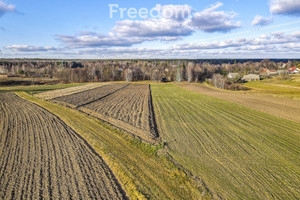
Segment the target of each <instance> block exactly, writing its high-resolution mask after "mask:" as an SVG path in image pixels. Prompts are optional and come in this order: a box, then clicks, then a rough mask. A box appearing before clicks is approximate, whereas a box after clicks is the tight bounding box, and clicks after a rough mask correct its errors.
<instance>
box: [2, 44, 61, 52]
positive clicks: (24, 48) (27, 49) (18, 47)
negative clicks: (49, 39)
mask: <svg viewBox="0 0 300 200" xmlns="http://www.w3.org/2000/svg"><path fill="white" fill-rule="evenodd" d="M5 48H6V49H9V50H12V51H18V52H31V51H50V50H57V49H56V48H54V47H48V46H46V47H39V46H30V45H15V44H14V45H10V46H6V47H5Z"/></svg>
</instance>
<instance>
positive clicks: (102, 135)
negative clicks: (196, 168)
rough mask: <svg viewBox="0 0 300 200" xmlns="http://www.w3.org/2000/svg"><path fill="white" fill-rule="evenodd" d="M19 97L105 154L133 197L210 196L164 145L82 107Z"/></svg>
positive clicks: (183, 197) (196, 197)
mask: <svg viewBox="0 0 300 200" xmlns="http://www.w3.org/2000/svg"><path fill="white" fill-rule="evenodd" d="M17 94H18V95H19V96H20V97H22V98H24V99H26V100H28V101H31V102H33V103H35V104H37V105H39V106H41V107H43V108H45V109H47V110H48V111H50V112H51V113H53V114H55V115H56V116H58V117H59V118H60V119H62V120H63V121H64V122H65V123H66V124H68V125H69V126H71V127H72V128H73V129H74V130H75V131H76V132H77V133H79V134H80V135H81V136H82V137H83V138H84V139H85V140H86V141H87V142H88V143H89V144H90V145H91V146H92V147H93V148H94V149H95V150H96V151H97V152H98V153H99V155H101V156H102V158H103V159H104V160H105V162H106V163H107V164H108V166H109V167H110V169H111V170H112V171H113V173H114V174H115V176H116V177H117V178H118V180H119V182H120V183H121V185H122V187H123V188H124V189H125V191H126V193H127V195H128V196H129V197H130V199H209V198H210V194H209V193H207V192H205V189H204V188H203V186H202V185H201V184H200V183H198V182H196V181H195V180H194V179H192V178H191V177H190V176H188V175H187V174H186V173H185V172H184V171H183V170H182V169H181V168H179V167H178V166H177V165H175V164H173V163H172V162H171V161H170V160H169V159H168V157H166V156H163V155H164V154H163V153H162V152H163V151H164V150H163V149H162V145H158V146H153V145H149V144H145V143H142V142H140V141H139V140H137V139H134V138H132V137H131V136H129V135H128V134H127V133H124V132H121V131H120V130H117V129H115V128H113V127H111V126H109V125H108V124H106V123H103V122H101V121H99V120H97V119H95V118H92V117H90V116H88V115H86V114H83V113H81V112H79V111H76V110H73V109H70V108H66V107H63V106H60V105H57V104H54V103H51V102H47V101H44V100H41V99H38V98H36V97H33V96H30V95H28V94H26V93H24V92H19V93H17Z"/></svg>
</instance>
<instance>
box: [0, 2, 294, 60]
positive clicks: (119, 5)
mask: <svg viewBox="0 0 300 200" xmlns="http://www.w3.org/2000/svg"><path fill="white" fill-rule="evenodd" d="M299 55H300V0H251V1H246V0H221V1H213V0H188V1H183V0H173V1H171V0H161V1H157V0H152V1H137V0H86V1H83V0H51V1H50V0H42V1H41V0H26V1H24V0H0V56H1V57H2V58H3V57H5V58H25V57H26V58H28V57H31V58H87V59H94V58H97V59H106V58H124V59H125V58H300V56H299Z"/></svg>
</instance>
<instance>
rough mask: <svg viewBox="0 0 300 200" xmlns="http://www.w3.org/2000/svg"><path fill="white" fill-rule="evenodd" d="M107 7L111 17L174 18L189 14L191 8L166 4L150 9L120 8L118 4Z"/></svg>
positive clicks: (181, 17)
mask: <svg viewBox="0 0 300 200" xmlns="http://www.w3.org/2000/svg"><path fill="white" fill-rule="evenodd" d="M108 7H109V17H110V18H111V19H112V18H114V17H119V18H121V19H123V18H130V19H135V18H142V19H146V18H153V19H158V18H167V19H168V18H173V19H174V18H175V19H183V18H185V17H187V16H190V15H191V12H192V9H190V8H189V7H185V6H183V7H180V8H178V7H177V8H176V7H168V6H160V5H159V6H156V7H154V8H152V9H150V10H149V9H148V8H139V9H137V8H133V7H131V8H122V7H120V6H119V4H108Z"/></svg>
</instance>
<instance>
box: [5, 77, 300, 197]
mask: <svg viewBox="0 0 300 200" xmlns="http://www.w3.org/2000/svg"><path fill="white" fill-rule="evenodd" d="M147 83H149V82H147ZM29 87H32V86H29ZM56 87H57V88H60V86H59V85H58V86H56ZM24 91H28V90H24ZM200 93H203V94H207V95H203V94H200ZM16 94H17V95H18V96H19V97H18V96H16V95H15V94H12V93H3V94H0V100H1V101H0V105H1V106H0V119H1V121H0V126H1V130H3V131H2V132H1V131H0V137H1V140H0V148H1V149H0V150H2V151H1V152H4V153H3V156H2V155H1V160H0V170H1V173H0V174H1V175H2V174H3V175H2V176H3V177H4V178H0V184H1V185H0V188H1V189H2V188H4V189H2V190H0V191H1V193H0V195H1V198H10V197H11V196H12V195H14V197H15V198H16V199H22V198H27V199H36V198H40V197H45V198H48V197H49V198H60V197H61V198H68V197H71V198H75V199H78V198H80V197H82V198H87V199H90V198H104V199H105V198H106V197H108V196H109V199H122V198H126V196H128V197H129V199H211V198H212V199H269V198H277V199H298V198H299V197H300V192H299V190H298V185H299V184H300V181H299V180H300V167H299V166H300V161H299V156H300V148H299V146H300V144H299V141H300V138H299V137H300V136H299V135H300V131H299V130H300V124H299V123H297V122H293V121H290V120H287V119H284V118H279V117H276V114H272V113H271V112H268V111H267V110H264V109H261V108H255V107H253V108H255V109H256V110H254V109H252V107H251V106H253V105H254V104H255V103H254V101H258V100H259V98H258V97H260V96H258V95H257V96H251V97H253V98H256V97H257V98H256V99H254V101H253V102H251V101H246V96H245V97H243V96H242V93H239V92H236V93H234V92H227V91H226V92H221V91H219V90H211V88H209V87H205V88H203V87H199V85H198V84H173V83H166V84H156V83H151V87H150V85H149V84H146V83H144V84H139V83H122V82H121V83H120V82H119V83H99V84H98V83H93V84H86V85H74V86H73V87H68V88H66V89H58V90H53V91H48V92H44V93H40V94H36V95H30V93H29V94H26V93H24V92H18V93H16ZM247 95H254V94H247ZM227 96H228V97H227ZM215 97H217V98H215ZM247 97H248V96H247ZM263 97H264V98H266V99H264V100H266V101H268V100H269V96H263ZM238 98H240V101H245V102H247V104H243V103H239V102H238V101H236V100H235V99H238ZM270 98H271V97H270ZM272 98H274V99H273V100H274V102H273V103H274V104H273V105H275V104H276V102H277V100H278V102H279V100H280V98H278V99H277V100H276V101H275V99H276V98H275V97H272ZM223 99H225V100H228V101H225V100H223ZM285 100H289V101H296V100H291V99H289V98H287V99H285ZM12 102H13V103H12ZM260 102H262V101H260ZM268 102H271V100H270V101H268ZM278 102H277V103H278ZM236 103H239V104H240V105H238V104H236ZM271 103H272V102H271ZM287 104H288V103H287ZM287 104H281V106H282V108H284V107H287ZM242 105H245V106H247V107H244V106H242ZM291 110H293V109H292V108H291ZM295 110H296V108H295ZM260 111H263V112H260ZM268 113H269V114H268ZM283 113H284V112H283ZM291 113H292V112H291ZM295 113H297V111H295ZM270 114H272V115H270ZM295 115H296V114H295ZM277 116H279V115H277ZM20 133H21V134H20ZM128 133H130V134H128ZM132 135H134V137H132ZM7 141H9V142H7ZM62 147H63V148H62ZM11 155H13V156H11ZM29 155H34V156H29ZM100 156H101V157H100ZM14 163H22V164H24V165H23V166H25V167H20V166H19V165H15V164H14ZM26 163H27V164H26ZM6 166H7V167H6ZM10 166H13V167H10ZM8 169H11V170H8ZM19 174H22V176H19ZM8 180H13V181H11V182H9V181H8ZM25 180H29V181H27V182H26V181H25ZM66 180H67V181H66ZM87 180H88V181H87ZM53 182H57V184H56V185H55V186H54V184H53ZM16 183H17V184H16ZM118 183H119V184H120V185H121V186H119V184H118ZM2 185H3V187H2ZM24 188H25V189H24ZM90 188H92V189H90ZM121 188H123V189H124V192H123V190H122V189H121ZM50 192H51V193H50ZM125 193H126V195H125ZM106 199H107V198H106Z"/></svg>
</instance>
